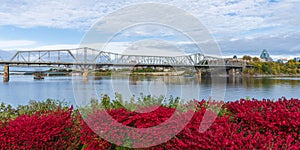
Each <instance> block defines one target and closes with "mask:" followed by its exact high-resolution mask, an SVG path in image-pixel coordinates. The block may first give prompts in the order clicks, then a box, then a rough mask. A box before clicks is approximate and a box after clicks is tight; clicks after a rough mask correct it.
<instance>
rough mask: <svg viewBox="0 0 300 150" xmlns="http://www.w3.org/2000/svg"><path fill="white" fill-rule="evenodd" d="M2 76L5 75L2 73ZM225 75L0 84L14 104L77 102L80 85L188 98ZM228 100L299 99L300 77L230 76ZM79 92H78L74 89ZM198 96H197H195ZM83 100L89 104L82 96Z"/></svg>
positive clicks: (1, 97)
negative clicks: (75, 93)
mask: <svg viewBox="0 0 300 150" xmlns="http://www.w3.org/2000/svg"><path fill="white" fill-rule="evenodd" d="M0 78H2V76H0ZM222 79H224V78H213V79H211V78H209V77H202V78H200V79H199V78H197V77H182V76H180V77H179V76H115V77H111V76H101V77H92V76H91V77H90V78H89V79H88V80H82V77H81V76H78V80H77V81H76V82H73V83H72V81H73V80H72V77H46V78H45V80H43V81H35V80H33V77H32V76H17V75H12V76H11V80H10V82H8V83H3V82H1V83H0V101H4V102H7V103H11V104H24V103H27V102H28V101H29V100H45V99H47V98H51V99H60V100H66V101H69V102H71V103H74V93H73V89H74V88H75V89H76V88H77V89H78V91H77V92H79V93H80V94H81V97H82V98H85V97H92V96H93V97H94V96H95V97H99V96H101V94H109V95H110V96H112V97H114V95H115V92H118V93H121V94H124V93H127V94H128V95H127V96H132V95H133V94H134V95H139V94H140V93H141V92H142V93H144V94H152V95H153V94H154V95H155V94H165V96H170V95H172V96H173V97H176V96H179V97H183V98H185V99H190V98H196V99H208V98H209V97H210V96H211V89H212V80H213V81H214V83H215V85H216V87H217V88H222V86H223V84H224V83H223V84H222V83H221V82H219V81H221V80H222ZM225 81H226V84H227V85H226V95H225V99H224V100H226V101H232V100H237V99H240V98H245V97H247V96H249V97H251V98H252V97H254V98H257V99H262V98H269V99H273V98H274V99H277V98H279V97H282V96H285V97H287V98H292V97H293V98H300V91H299V87H300V78H291V77H286V78H283V77H280V78H274V77H269V78H250V77H248V78H247V77H227V78H226V80H225ZM75 92H76V91H75ZM195 95H196V96H197V95H198V96H197V97H195ZM82 103H87V102H86V101H84V99H82Z"/></svg>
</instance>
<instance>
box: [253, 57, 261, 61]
mask: <svg viewBox="0 0 300 150" xmlns="http://www.w3.org/2000/svg"><path fill="white" fill-rule="evenodd" d="M252 61H254V62H259V61H260V59H259V58H258V57H253V58H252Z"/></svg>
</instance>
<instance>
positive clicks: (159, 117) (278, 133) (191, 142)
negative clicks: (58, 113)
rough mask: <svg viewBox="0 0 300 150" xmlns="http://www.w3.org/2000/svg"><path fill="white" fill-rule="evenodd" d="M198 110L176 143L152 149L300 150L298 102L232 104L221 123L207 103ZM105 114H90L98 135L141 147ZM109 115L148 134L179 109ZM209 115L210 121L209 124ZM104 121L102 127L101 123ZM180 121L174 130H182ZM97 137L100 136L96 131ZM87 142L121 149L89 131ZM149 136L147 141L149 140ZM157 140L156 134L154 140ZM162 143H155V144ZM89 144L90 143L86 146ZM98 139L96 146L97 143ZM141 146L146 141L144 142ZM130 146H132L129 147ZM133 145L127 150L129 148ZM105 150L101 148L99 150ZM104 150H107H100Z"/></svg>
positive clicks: (175, 136) (165, 108)
mask: <svg viewBox="0 0 300 150" xmlns="http://www.w3.org/2000/svg"><path fill="white" fill-rule="evenodd" d="M199 108H200V109H199V110H197V111H196V112H195V114H194V116H193V117H192V119H191V121H190V122H189V123H188V125H186V126H185V128H184V129H183V130H182V131H181V132H180V133H178V134H177V135H174V137H173V138H172V139H171V140H169V141H167V142H165V143H163V144H160V145H157V146H154V147H149V148H147V149H158V150H160V149H221V148H223V149H299V148H300V144H299V143H300V130H299V128H300V124H299V123H300V116H299V115H300V102H299V100H298V99H291V100H286V99H279V100H278V101H275V102H273V101H270V100H262V101H259V100H255V99H253V100H252V101H247V100H243V99H242V100H240V101H236V102H228V103H226V104H225V105H224V106H223V109H225V108H226V109H227V110H228V111H229V114H227V115H224V116H220V117H217V118H216V119H215V120H214V118H215V116H216V115H217V114H215V113H214V112H212V111H211V110H206V109H205V108H204V107H203V101H201V102H199ZM103 113H104V110H99V111H95V112H94V113H92V114H90V115H89V116H88V117H87V118H86V121H87V122H88V124H89V125H90V126H91V127H92V128H93V129H96V130H97V126H100V125H101V126H102V129H103V125H104V126H105V127H104V128H105V131H103V130H102V131H101V132H107V133H109V134H110V135H113V136H112V138H119V139H127V140H128V139H130V140H129V143H128V141H123V143H117V144H118V145H122V146H137V145H138V144H140V143H135V140H136V139H137V138H141V137H136V135H135V134H124V133H125V132H123V131H121V130H115V128H114V127H115V124H114V123H113V122H109V121H107V120H109V118H107V120H106V119H104V120H101V121H100V122H99V120H98V119H97V118H99V116H100V118H101V117H102V116H103ZM108 113H109V114H110V116H111V117H112V118H114V119H116V120H117V121H118V122H119V123H122V124H123V125H127V126H130V127H135V128H148V127H152V126H156V125H159V124H161V123H163V122H164V121H166V120H167V119H168V118H169V117H170V116H171V115H173V113H174V109H173V108H167V107H160V108H159V109H157V110H156V111H153V112H150V113H136V112H130V111H128V110H126V109H123V108H122V109H116V110H109V111H108ZM205 113H206V119H203V116H204V114H205ZM186 114H187V113H185V112H182V113H180V114H177V115H178V117H176V121H177V123H178V122H180V121H181V119H182V118H185V117H186ZM97 120H98V122H97ZM176 121H175V122H174V124H173V125H174V126H176ZM211 122H213V123H212V124H211V126H210V127H209V128H208V130H206V131H205V132H203V133H201V132H199V128H200V124H202V125H204V126H205V125H207V126H209V125H210V123H211ZM172 130H173V127H172V126H167V127H166V128H165V130H164V131H161V132H164V133H165V134H166V136H171V135H168V134H169V133H171V131H172ZM96 132H97V131H96ZM85 133H86V135H85V137H84V138H83V141H85V143H84V144H86V145H98V146H99V145H101V146H105V147H102V148H103V149H108V148H114V147H116V145H113V144H110V143H109V142H107V141H105V140H102V139H101V138H99V137H97V135H96V134H95V133H94V132H93V131H91V130H90V129H89V132H85ZM148 134H149V133H147V132H145V133H144V135H143V137H144V138H146V137H147V138H149V137H148V136H147V135H148ZM151 135H153V134H151ZM158 135H159V134H158ZM156 138H161V137H155V136H154V137H153V140H155V139H156ZM85 139H88V140H85ZM92 139H94V140H92ZM138 141H140V140H138ZM126 142H127V143H126ZM126 144H127V145H126ZM98 148H99V147H98ZM100 148H101V147H100Z"/></svg>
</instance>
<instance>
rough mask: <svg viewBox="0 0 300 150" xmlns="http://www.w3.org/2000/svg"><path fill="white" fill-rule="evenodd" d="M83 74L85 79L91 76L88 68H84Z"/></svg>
mask: <svg viewBox="0 0 300 150" xmlns="http://www.w3.org/2000/svg"><path fill="white" fill-rule="evenodd" d="M82 76H83V80H87V79H88V76H89V70H88V69H84V70H83V73H82Z"/></svg>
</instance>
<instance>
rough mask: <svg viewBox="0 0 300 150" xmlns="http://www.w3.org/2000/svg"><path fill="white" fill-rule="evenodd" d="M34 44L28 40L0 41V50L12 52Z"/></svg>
mask: <svg viewBox="0 0 300 150" xmlns="http://www.w3.org/2000/svg"><path fill="white" fill-rule="evenodd" d="M34 44H36V42H35V41H29V40H5V41H0V49H2V50H14V49H17V48H22V47H27V46H32V45H34Z"/></svg>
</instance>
